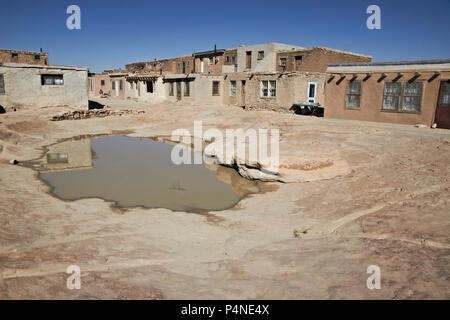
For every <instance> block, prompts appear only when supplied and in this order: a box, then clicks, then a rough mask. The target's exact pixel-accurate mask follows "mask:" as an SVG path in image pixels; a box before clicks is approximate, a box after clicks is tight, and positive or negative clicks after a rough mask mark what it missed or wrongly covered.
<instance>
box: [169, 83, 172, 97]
mask: <svg viewBox="0 0 450 320" xmlns="http://www.w3.org/2000/svg"><path fill="white" fill-rule="evenodd" d="M169 96H173V82H169Z"/></svg>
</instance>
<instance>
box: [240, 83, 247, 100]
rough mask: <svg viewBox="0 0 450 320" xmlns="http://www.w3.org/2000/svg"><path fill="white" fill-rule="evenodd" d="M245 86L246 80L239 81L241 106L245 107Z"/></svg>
mask: <svg viewBox="0 0 450 320" xmlns="http://www.w3.org/2000/svg"><path fill="white" fill-rule="evenodd" d="M246 84H247V82H246V80H241V105H242V106H245V85H246Z"/></svg>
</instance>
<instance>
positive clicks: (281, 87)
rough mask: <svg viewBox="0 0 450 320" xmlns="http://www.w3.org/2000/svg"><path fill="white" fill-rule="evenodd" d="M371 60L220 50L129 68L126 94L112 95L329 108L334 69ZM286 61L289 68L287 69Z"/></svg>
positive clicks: (276, 47) (285, 47)
mask: <svg viewBox="0 0 450 320" xmlns="http://www.w3.org/2000/svg"><path fill="white" fill-rule="evenodd" d="M299 56H302V57H303V58H302V59H303V60H302V63H301V68H300V67H298V66H299V64H297V65H294V64H293V63H291V60H292V61H295V60H296V59H297V60H298V57H299ZM371 59H372V57H370V56H366V55H360V54H356V53H351V52H344V51H339V50H334V49H328V48H308V49H305V48H302V47H299V46H293V45H289V44H282V43H267V44H259V45H252V46H239V47H237V48H231V49H217V48H216V47H214V50H210V51H203V52H195V53H193V54H192V55H191V56H188V55H186V56H181V57H176V58H172V59H165V60H155V61H148V62H138V63H131V64H127V65H126V72H128V76H126V81H127V85H126V86H125V94H124V95H123V94H122V93H121V91H120V90H121V89H120V88H122V87H121V86H120V83H118V84H117V83H116V84H115V87H116V88H117V87H119V89H116V90H119V92H116V94H114V89H112V88H111V92H112V94H111V95H112V96H117V97H120V98H127V99H134V100H137V101H145V102H149V103H157V102H162V101H165V100H168V101H182V102H188V103H196V104H204V105H219V106H220V105H230V106H232V105H235V106H245V107H247V108H252V109H256V108H258V109H270V110H276V111H288V110H289V109H290V108H291V107H292V105H293V103H295V102H305V101H309V102H311V103H318V104H320V105H323V104H324V103H325V72H326V68H327V65H328V64H330V63H348V62H352V63H359V62H370V61H371ZM284 60H286V61H287V63H286V64H284V65H283V63H282V62H283V61H284ZM297 62H298V61H297ZM291 65H292V67H291ZM110 76H111V73H110ZM111 80H112V79H111ZM115 81H116V80H114V81H113V82H115Z"/></svg>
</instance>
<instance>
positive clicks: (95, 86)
mask: <svg viewBox="0 0 450 320" xmlns="http://www.w3.org/2000/svg"><path fill="white" fill-rule="evenodd" d="M100 90H102V91H103V93H104V94H109V95H110V94H111V80H110V77H109V75H108V74H107V73H101V74H95V73H89V98H100V96H101V94H100Z"/></svg>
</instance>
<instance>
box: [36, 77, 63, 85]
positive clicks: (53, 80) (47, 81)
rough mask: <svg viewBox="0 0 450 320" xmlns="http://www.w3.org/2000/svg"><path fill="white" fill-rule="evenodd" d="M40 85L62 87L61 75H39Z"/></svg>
mask: <svg viewBox="0 0 450 320" xmlns="http://www.w3.org/2000/svg"><path fill="white" fill-rule="evenodd" d="M41 84H42V85H43V86H62V85H64V79H63V75H62V74H43V75H41Z"/></svg>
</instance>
